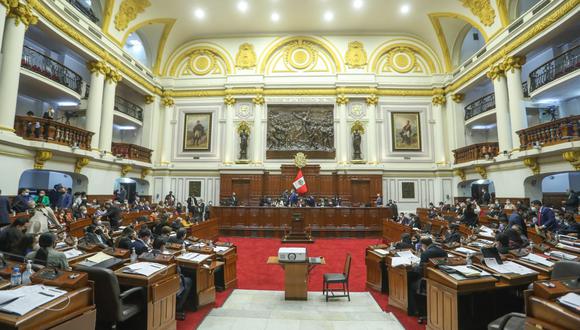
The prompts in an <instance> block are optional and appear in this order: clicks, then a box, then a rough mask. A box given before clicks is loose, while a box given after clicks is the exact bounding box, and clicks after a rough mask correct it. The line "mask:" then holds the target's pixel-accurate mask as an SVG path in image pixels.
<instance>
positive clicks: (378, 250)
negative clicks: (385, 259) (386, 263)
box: [373, 249, 389, 256]
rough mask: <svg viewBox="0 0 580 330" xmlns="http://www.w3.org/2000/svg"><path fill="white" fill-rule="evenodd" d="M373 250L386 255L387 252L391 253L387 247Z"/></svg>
mask: <svg viewBox="0 0 580 330" xmlns="http://www.w3.org/2000/svg"><path fill="white" fill-rule="evenodd" d="M373 251H375V252H376V253H378V254H380V255H382V256H386V255H387V254H389V251H387V250H385V249H374V250H373Z"/></svg>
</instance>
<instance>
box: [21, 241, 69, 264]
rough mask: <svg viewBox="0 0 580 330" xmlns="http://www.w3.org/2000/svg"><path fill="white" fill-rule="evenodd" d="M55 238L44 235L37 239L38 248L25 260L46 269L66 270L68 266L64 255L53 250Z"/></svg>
mask: <svg viewBox="0 0 580 330" xmlns="http://www.w3.org/2000/svg"><path fill="white" fill-rule="evenodd" d="M55 244H56V236H55V235H54V234H53V233H44V234H42V235H40V237H39V238H38V245H39V246H40V248H39V249H38V250H37V251H33V252H30V253H29V254H27V255H26V259H27V260H32V261H33V263H39V264H41V265H45V266H47V267H54V268H58V269H63V270H68V269H69V265H68V261H67V259H66V256H65V255H64V253H62V252H60V251H57V250H55V249H54V246H55Z"/></svg>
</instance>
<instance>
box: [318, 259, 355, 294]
mask: <svg viewBox="0 0 580 330" xmlns="http://www.w3.org/2000/svg"><path fill="white" fill-rule="evenodd" d="M350 262H351V256H350V253H348V254H347V255H346V260H345V261H344V271H343V272H342V273H326V274H324V276H323V283H322V294H324V295H325V296H326V301H328V297H330V296H332V297H348V301H350V291H349V288H348V278H349V273H350ZM331 284H342V288H340V289H336V288H334V289H333V288H331V287H330V285H331ZM339 291H342V294H341V295H335V294H334V293H335V292H339Z"/></svg>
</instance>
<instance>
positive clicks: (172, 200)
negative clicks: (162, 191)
mask: <svg viewBox="0 0 580 330" xmlns="http://www.w3.org/2000/svg"><path fill="white" fill-rule="evenodd" d="M165 205H167V206H174V205H175V196H173V191H170V192H169V194H167V195H166V196H165Z"/></svg>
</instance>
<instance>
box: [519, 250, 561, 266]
mask: <svg viewBox="0 0 580 330" xmlns="http://www.w3.org/2000/svg"><path fill="white" fill-rule="evenodd" d="M522 259H523V260H525V261H528V262H531V263H534V264H540V265H543V266H546V267H552V266H554V263H553V262H551V261H549V260H548V259H546V258H544V257H540V256H539V255H537V254H533V253H530V254H528V255H527V256H524V257H522Z"/></svg>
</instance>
